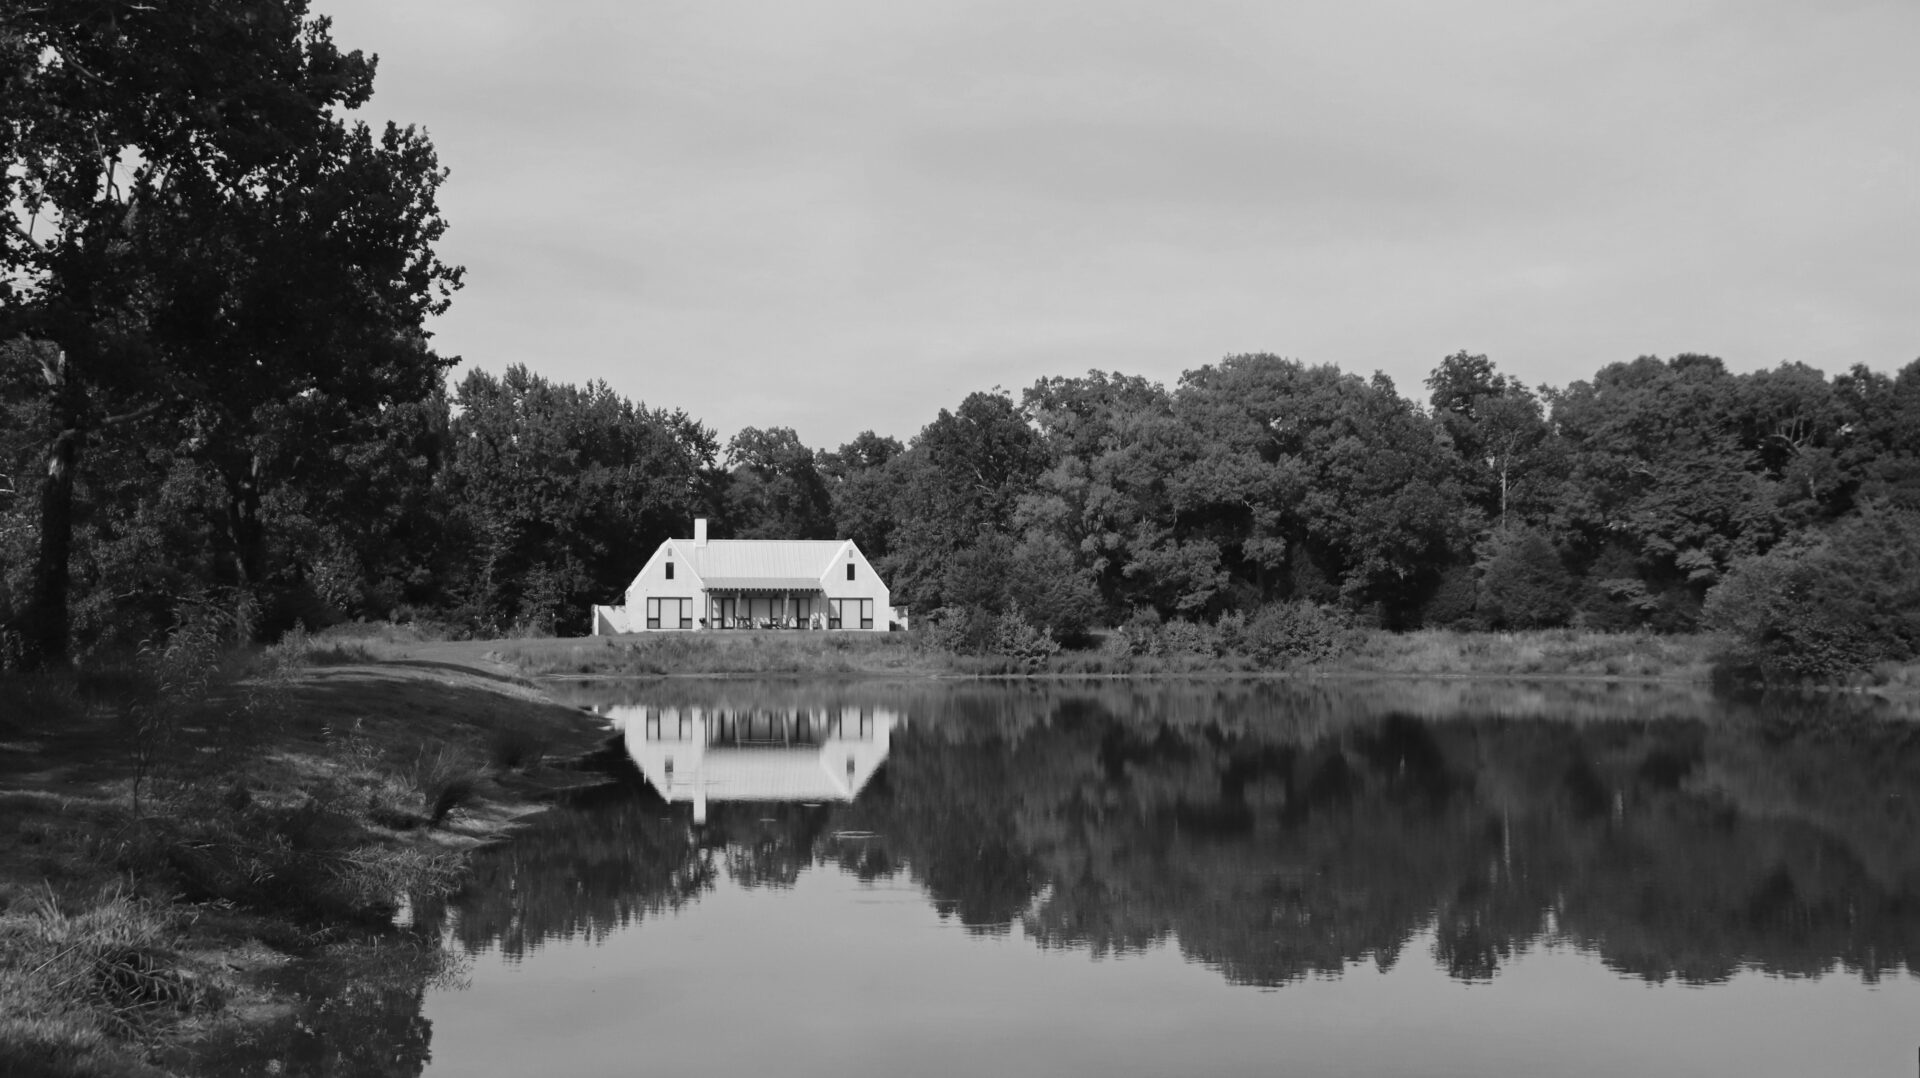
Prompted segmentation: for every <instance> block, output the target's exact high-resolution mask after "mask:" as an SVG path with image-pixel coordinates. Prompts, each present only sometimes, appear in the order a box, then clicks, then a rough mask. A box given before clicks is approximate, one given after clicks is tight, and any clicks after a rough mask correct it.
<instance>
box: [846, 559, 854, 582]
mask: <svg viewBox="0 0 1920 1078" xmlns="http://www.w3.org/2000/svg"><path fill="white" fill-rule="evenodd" d="M847 579H848V580H852V579H853V563H852V562H848V563H847Z"/></svg>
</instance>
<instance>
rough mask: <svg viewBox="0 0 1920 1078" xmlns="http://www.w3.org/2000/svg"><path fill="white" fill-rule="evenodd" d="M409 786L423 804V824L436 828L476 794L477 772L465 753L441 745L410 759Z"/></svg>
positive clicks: (477, 789) (477, 790)
mask: <svg viewBox="0 0 1920 1078" xmlns="http://www.w3.org/2000/svg"><path fill="white" fill-rule="evenodd" d="M412 779H413V787H414V789H415V790H417V791H419V793H420V797H421V801H422V803H423V804H424V805H425V811H426V817H427V823H428V824H429V825H430V826H433V827H438V826H440V824H441V823H443V822H445V820H446V818H447V817H448V816H449V815H451V814H452V813H453V811H454V810H455V809H457V808H459V807H461V806H462V805H465V804H467V803H469V802H471V801H472V800H473V799H474V797H475V796H477V795H478V793H479V783H480V774H479V770H478V769H477V768H475V767H474V766H473V761H472V760H470V759H468V757H467V756H466V754H464V753H461V752H458V751H456V750H454V749H450V748H447V747H445V746H441V747H439V748H434V749H425V748H423V749H421V750H420V755H419V756H418V757H416V758H415V759H414V764H413V770H412Z"/></svg>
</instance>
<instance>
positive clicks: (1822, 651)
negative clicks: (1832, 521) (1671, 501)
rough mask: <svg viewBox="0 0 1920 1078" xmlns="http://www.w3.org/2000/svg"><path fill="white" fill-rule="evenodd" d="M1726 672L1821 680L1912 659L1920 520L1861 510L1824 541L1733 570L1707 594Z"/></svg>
mask: <svg viewBox="0 0 1920 1078" xmlns="http://www.w3.org/2000/svg"><path fill="white" fill-rule="evenodd" d="M1703 618H1704V620H1705V622H1706V624H1707V625H1708V627H1709V628H1713V629H1716V630H1719V631H1723V632H1728V633H1732V634H1733V635H1734V636H1735V638H1736V639H1737V640H1738V641H1739V646H1738V648H1737V649H1736V651H1735V652H1734V653H1732V654H1730V655H1728V656H1726V657H1725V662H1726V664H1727V665H1729V666H1732V667H1736V668H1738V667H1746V668H1751V669H1753V670H1755V671H1757V672H1758V673H1759V674H1760V675H1761V676H1762V677H1765V678H1768V679H1782V680H1819V679H1828V678H1834V677H1839V676H1843V675H1846V674H1850V673H1857V672H1863V671H1866V670H1868V669H1870V668H1872V667H1873V666H1874V665H1875V664H1876V663H1883V662H1896V663H1897V662H1905V661H1907V660H1910V659H1913V658H1915V657H1916V656H1920V514H1916V513H1912V512H1893V511H1886V510H1878V509H1868V510H1866V511H1863V512H1861V513H1860V514H1858V515H1857V516H1855V517H1853V518H1851V519H1849V520H1847V521H1846V522H1844V523H1842V524H1840V525H1838V526H1836V527H1835V528H1833V529H1832V530H1830V531H1828V532H1827V533H1826V534H1825V535H1823V536H1818V537H1815V538H1812V539H1810V540H1807V541H1804V542H1799V543H1794V544H1791V545H1784V546H1781V547H1776V548H1775V549H1773V550H1772V551H1769V552H1768V553H1766V554H1762V555H1759V556H1757V557H1751V558H1746V559H1743V560H1741V561H1738V562H1736V563H1734V565H1733V567H1732V568H1731V569H1729V570H1728V572H1727V575H1726V577H1725V579H1723V580H1722V581H1721V583H1720V584H1719V586H1717V587H1715V588H1714V589H1713V591H1711V592H1710V593H1708V595H1707V602H1706V607H1705V610H1704V613H1703Z"/></svg>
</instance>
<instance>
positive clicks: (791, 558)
mask: <svg viewBox="0 0 1920 1078" xmlns="http://www.w3.org/2000/svg"><path fill="white" fill-rule="evenodd" d="M849 542H850V541H849V540H846V539H710V540H708V541H707V543H706V545H704V546H695V545H694V542H693V540H691V539H669V540H667V544H668V545H669V546H671V547H672V548H673V552H674V560H676V561H679V562H680V563H682V564H683V565H686V566H688V567H689V568H691V569H692V570H693V574H694V575H695V576H697V577H699V578H700V579H701V580H703V581H706V582H707V583H708V584H709V585H712V584H714V583H715V582H716V581H720V580H724V581H727V582H728V585H729V586H747V587H755V586H758V587H766V586H768V585H766V584H745V583H744V582H745V581H749V580H752V581H765V580H769V579H771V580H773V581H775V582H776V583H775V585H774V586H778V582H780V581H804V582H806V583H807V584H814V583H817V582H818V581H819V580H820V578H821V577H823V576H825V575H826V574H827V571H828V570H829V569H832V568H833V564H834V559H835V558H837V557H839V556H840V552H841V551H843V550H845V549H846V548H847V546H848V544H849Z"/></svg>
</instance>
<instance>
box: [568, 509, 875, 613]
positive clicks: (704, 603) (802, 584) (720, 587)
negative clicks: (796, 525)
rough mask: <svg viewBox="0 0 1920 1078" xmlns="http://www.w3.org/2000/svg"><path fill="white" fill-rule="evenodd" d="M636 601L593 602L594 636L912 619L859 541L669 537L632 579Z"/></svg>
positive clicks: (700, 524)
mask: <svg viewBox="0 0 1920 1078" xmlns="http://www.w3.org/2000/svg"><path fill="white" fill-rule="evenodd" d="M626 600H627V601H626V605H624V606H596V607H594V608H593V634H594V635H595V636H603V635H608V634H612V633H641V632H655V631H658V632H675V631H682V630H701V629H776V628H788V629H838V630H856V631H858V630H866V631H869V632H886V631H887V629H888V628H890V627H891V626H892V625H893V624H894V623H895V622H900V623H903V624H904V622H905V621H906V612H905V611H904V610H901V611H896V610H895V609H894V608H893V604H892V597H891V595H890V594H889V593H888V591H887V584H886V581H884V580H881V579H880V574H879V573H876V572H874V571H873V565H872V564H871V563H869V562H868V561H867V558H866V555H864V554H862V553H860V548H859V547H858V546H856V545H855V544H854V542H853V540H851V539H714V540H709V539H708V538H707V522H706V521H705V520H704V519H701V520H696V521H694V522H693V538H692V539H669V540H667V541H666V542H664V543H661V544H660V549H658V550H656V551H654V552H653V557H651V558H648V559H647V564H646V565H644V566H642V567H641V569H640V572H639V574H638V575H637V576H635V577H634V578H633V583H631V584H628V585H627V595H626Z"/></svg>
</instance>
